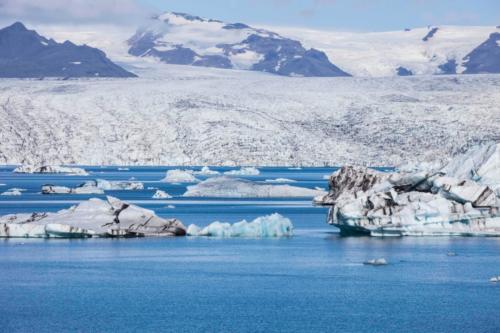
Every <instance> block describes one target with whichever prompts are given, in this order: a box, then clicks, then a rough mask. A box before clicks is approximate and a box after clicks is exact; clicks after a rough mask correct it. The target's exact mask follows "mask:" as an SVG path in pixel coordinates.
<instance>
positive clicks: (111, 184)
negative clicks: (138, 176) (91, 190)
mask: <svg viewBox="0 0 500 333" xmlns="http://www.w3.org/2000/svg"><path fill="white" fill-rule="evenodd" d="M80 186H82V187H84V186H90V187H92V186H93V187H97V188H99V189H101V190H104V191H117V190H127V191H134V190H143V189H144V184H143V183H141V182H134V181H123V180H105V179H96V180H89V181H86V182H85V183H83V184H82V185H80Z"/></svg>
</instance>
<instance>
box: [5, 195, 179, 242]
mask: <svg viewBox="0 0 500 333" xmlns="http://www.w3.org/2000/svg"><path fill="white" fill-rule="evenodd" d="M185 234H186V228H185V227H184V225H183V224H182V222H180V221H179V220H177V219H163V218H160V217H158V216H157V215H156V214H155V213H154V212H153V211H151V210H148V209H144V208H141V207H139V206H135V205H131V204H129V203H126V202H124V201H121V200H119V199H117V198H114V197H110V196H108V197H106V200H101V199H96V198H93V199H89V200H87V201H84V202H81V203H80V204H78V205H76V206H72V207H70V208H68V209H63V210H60V211H58V212H56V213H32V214H10V215H5V216H0V237H6V238H11V237H15V238H17V237H23V238H87V237H145V236H158V237H159V236H184V235H185Z"/></svg>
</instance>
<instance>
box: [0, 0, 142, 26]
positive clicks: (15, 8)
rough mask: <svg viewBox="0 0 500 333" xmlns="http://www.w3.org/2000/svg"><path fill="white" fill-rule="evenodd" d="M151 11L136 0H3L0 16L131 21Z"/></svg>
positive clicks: (1, 1)
mask: <svg viewBox="0 0 500 333" xmlns="http://www.w3.org/2000/svg"><path fill="white" fill-rule="evenodd" d="M149 14H150V11H149V10H148V9H147V8H145V7H144V6H142V5H140V4H139V3H138V2H137V1H135V0H0V19H2V20H12V21H15V20H17V21H19V20H27V21H31V22H72V23H73V22H74V23H82V22H102V23H130V22H131V21H132V22H134V21H138V20H142V19H143V18H145V17H147V16H148V15H149Z"/></svg>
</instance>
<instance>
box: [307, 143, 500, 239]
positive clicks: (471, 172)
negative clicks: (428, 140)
mask: <svg viewBox="0 0 500 333" xmlns="http://www.w3.org/2000/svg"><path fill="white" fill-rule="evenodd" d="M499 145H500V144H495V143H493V144H488V145H483V146H480V147H474V148H472V149H470V150H469V151H468V152H466V153H465V154H461V155H457V156H455V157H454V158H453V159H452V160H451V161H449V162H448V163H447V164H445V166H444V167H442V168H434V167H432V168H430V169H431V170H427V171H425V170H420V169H419V168H412V169H411V170H417V171H413V172H404V171H400V170H398V171H396V172H391V173H384V172H379V171H376V170H372V169H368V168H362V167H353V166H346V167H342V168H341V169H340V170H338V171H336V172H335V173H333V174H332V176H331V177H330V180H329V193H328V194H327V195H326V196H323V197H316V198H315V199H314V200H315V203H318V204H321V205H328V206H330V209H329V213H328V222H329V223H330V224H332V225H335V226H336V227H338V228H339V229H340V230H341V233H342V234H345V235H349V234H360V233H361V234H368V235H371V236H423V235H436V236H437V235H454V236H455V235H456V236H500V199H499V195H498V191H495V189H498V187H499V184H500V165H499V163H500V159H499V155H498V152H499V151H500V149H499V147H500V146H499ZM428 165H431V166H433V165H434V166H435V165H437V164H428Z"/></svg>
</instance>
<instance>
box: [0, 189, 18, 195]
mask: <svg viewBox="0 0 500 333" xmlns="http://www.w3.org/2000/svg"><path fill="white" fill-rule="evenodd" d="M0 195H5V196H18V195H22V191H21V190H20V189H17V188H11V189H8V190H7V191H5V192H2V193H1V194H0Z"/></svg>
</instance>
